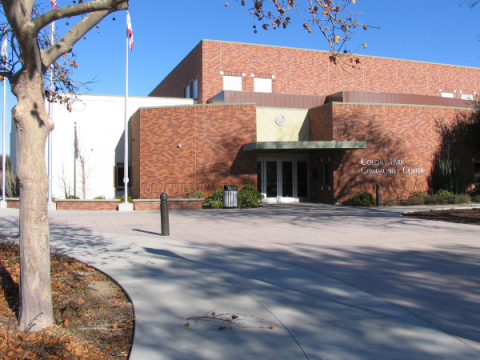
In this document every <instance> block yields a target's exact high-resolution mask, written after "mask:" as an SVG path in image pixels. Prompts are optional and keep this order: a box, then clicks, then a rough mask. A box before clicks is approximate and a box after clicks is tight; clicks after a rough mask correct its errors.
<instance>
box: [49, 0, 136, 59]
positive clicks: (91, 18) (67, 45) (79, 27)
mask: <svg viewBox="0 0 480 360" xmlns="http://www.w3.org/2000/svg"><path fill="white" fill-rule="evenodd" d="M99 1H101V2H107V1H108V2H112V3H116V5H113V6H111V7H110V8H108V9H106V10H103V11H95V12H91V13H90V14H88V15H87V16H85V17H84V18H83V19H82V20H80V21H79V22H78V24H76V25H75V26H74V27H73V28H72V29H70V30H69V31H68V32H67V33H66V34H65V35H64V36H63V37H62V38H61V39H60V40H59V41H58V42H56V43H55V44H53V45H52V46H50V47H49V48H48V49H45V50H42V52H41V56H42V62H43V65H44V66H45V67H49V66H50V65H51V64H53V63H54V62H55V60H56V59H57V58H58V57H60V56H62V55H63V54H65V53H67V52H69V51H71V50H72V47H73V45H75V43H76V42H77V41H78V40H80V39H81V38H82V37H83V36H84V35H85V34H86V33H87V32H88V31H90V29H92V28H93V27H94V26H95V25H97V24H98V23H99V22H100V21H101V20H102V19H103V18H104V17H105V16H107V15H108V14H110V13H112V12H115V11H117V10H122V9H128V0H99Z"/></svg>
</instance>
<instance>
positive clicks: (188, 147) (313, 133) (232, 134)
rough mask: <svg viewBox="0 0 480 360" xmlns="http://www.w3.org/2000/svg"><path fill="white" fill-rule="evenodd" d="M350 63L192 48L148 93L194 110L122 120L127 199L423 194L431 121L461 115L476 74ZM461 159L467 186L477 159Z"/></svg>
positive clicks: (305, 53) (397, 63) (237, 48)
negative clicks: (197, 194) (181, 100)
mask: <svg viewBox="0 0 480 360" xmlns="http://www.w3.org/2000/svg"><path fill="white" fill-rule="evenodd" d="M359 58H360V60H361V61H360V64H358V65H357V66H356V68H355V69H352V68H349V67H347V66H342V65H334V64H332V63H331V62H330V60H329V53H328V52H323V51H315V50H304V49H293V48H282V47H273V46H263V45H252V44H239V43H228V42H220V41H209V40H203V41H201V42H200V43H199V44H198V45H197V46H196V47H195V48H194V49H193V50H192V51H191V52H190V53H189V54H188V55H187V56H186V57H185V58H184V59H183V60H182V61H181V62H180V64H179V65H178V66H177V67H176V68H175V69H173V70H172V72H171V73H170V74H169V75H168V76H167V77H166V78H165V79H164V80H163V81H162V82H161V83H160V84H159V85H158V86H157V87H156V88H155V89H154V90H153V91H152V92H151V94H150V96H161V97H188V98H194V99H197V102H198V104H197V105H190V106H175V107H161V108H149V109H140V110H139V111H137V113H136V114H135V115H134V116H133V117H132V119H131V134H132V139H131V140H132V150H131V151H132V169H133V170H132V177H133V179H132V180H133V181H132V182H133V197H134V198H141V197H153V196H158V195H159V194H160V193H161V192H166V193H167V194H169V196H170V197H183V196H184V195H185V193H186V192H187V191H188V190H200V191H203V192H206V193H208V192H210V191H212V190H214V189H216V188H219V187H221V186H223V185H225V184H237V185H243V184H253V185H256V186H257V187H258V188H259V190H261V191H262V192H263V193H264V194H265V195H266V201H272V202H277V201H281V202H284V201H303V200H309V201H323V202H338V201H343V200H345V199H347V198H348V197H349V196H351V195H352V194H353V193H354V192H355V191H358V190H367V191H370V192H374V190H375V184H376V183H380V184H381V185H382V189H383V192H382V193H383V199H385V200H386V199H404V198H406V197H408V196H409V195H410V194H411V193H412V192H413V191H415V190H426V189H427V187H428V186H427V178H428V176H429V174H430V170H431V167H432V161H433V159H434V155H435V152H436V151H437V150H438V145H439V135H438V133H437V131H436V126H435V124H436V121H438V120H440V119H445V120H447V121H449V120H450V119H453V117H454V116H455V115H456V114H458V113H459V112H462V111H469V110H470V108H471V107H472V104H471V101H470V100H472V99H473V98H475V97H476V93H477V87H478V86H477V82H478V84H480V69H476V68H466V67H460V66H452V65H442V64H432V63H424V62H415V61H408V60H397V59H386V58H378V57H367V56H359ZM475 155H476V156H477V158H475ZM472 159H473V161H472ZM461 160H462V161H463V165H464V168H465V171H466V173H467V174H468V176H469V179H471V183H474V182H475V180H474V176H475V173H477V177H478V175H479V173H480V154H474V153H468V154H467V153H465V154H464V157H463V158H462V159H461ZM477 161H478V162H477Z"/></svg>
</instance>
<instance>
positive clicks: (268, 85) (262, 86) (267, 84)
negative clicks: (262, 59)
mask: <svg viewBox="0 0 480 360" xmlns="http://www.w3.org/2000/svg"><path fill="white" fill-rule="evenodd" d="M253 91H255V92H263V93H271V92H272V79H265V78H254V79H253Z"/></svg>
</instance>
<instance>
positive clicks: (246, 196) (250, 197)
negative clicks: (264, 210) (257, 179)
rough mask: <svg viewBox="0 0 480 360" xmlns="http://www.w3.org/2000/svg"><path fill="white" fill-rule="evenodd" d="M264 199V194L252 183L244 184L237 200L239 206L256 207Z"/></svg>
mask: <svg viewBox="0 0 480 360" xmlns="http://www.w3.org/2000/svg"><path fill="white" fill-rule="evenodd" d="M262 199H263V194H261V193H260V192H259V191H258V190H257V189H256V188H254V187H253V186H252V185H243V187H242V188H241V189H240V190H239V191H238V196H237V200H238V207H239V208H256V207H258V204H259V203H260V201H261V200H262Z"/></svg>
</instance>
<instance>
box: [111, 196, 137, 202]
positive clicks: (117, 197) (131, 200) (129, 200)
mask: <svg viewBox="0 0 480 360" xmlns="http://www.w3.org/2000/svg"><path fill="white" fill-rule="evenodd" d="M115 199H120V202H124V201H125V195H122V196H116V197H115ZM128 202H129V203H133V199H132V197H131V196H128Z"/></svg>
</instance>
